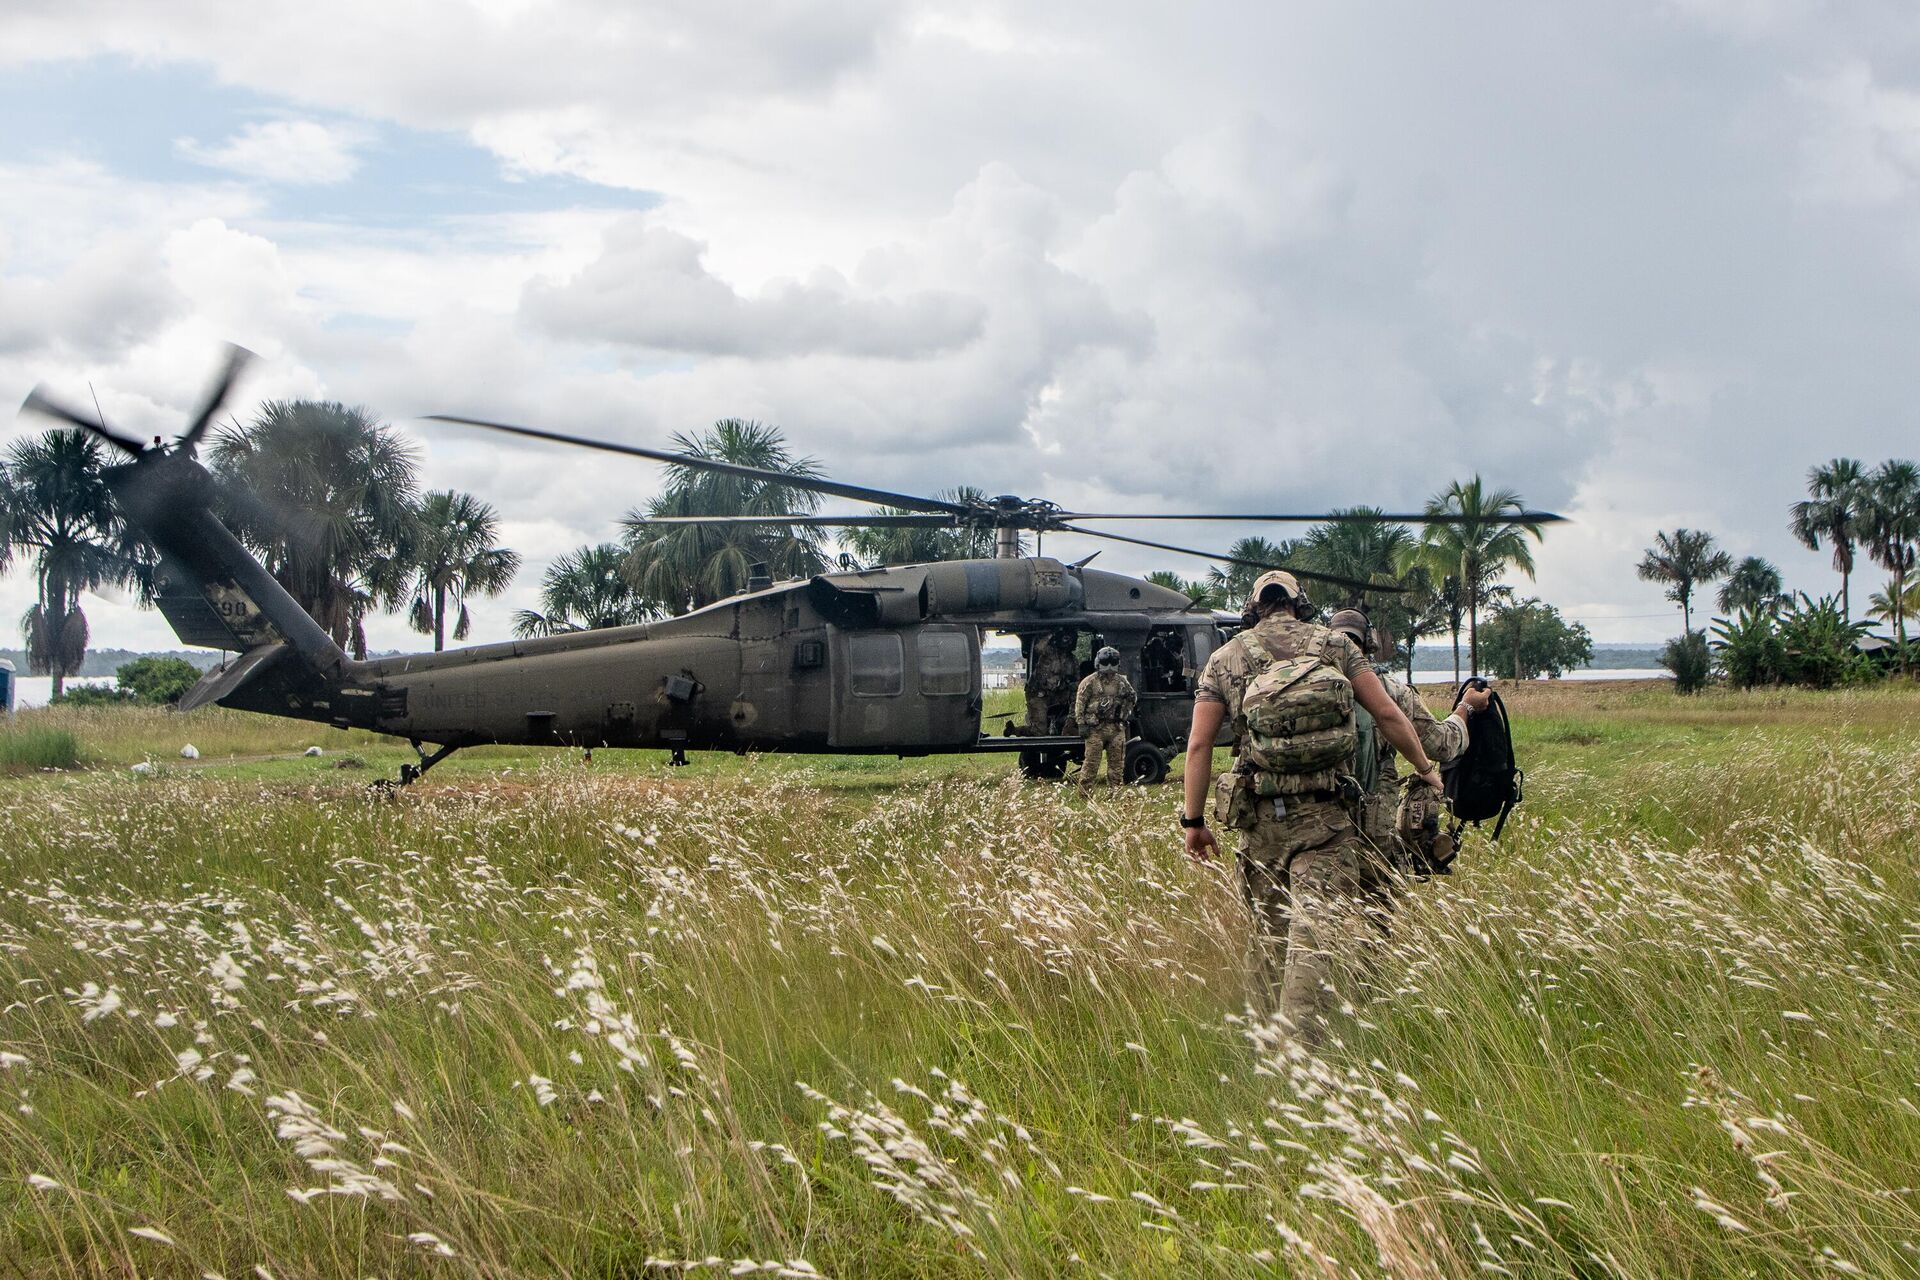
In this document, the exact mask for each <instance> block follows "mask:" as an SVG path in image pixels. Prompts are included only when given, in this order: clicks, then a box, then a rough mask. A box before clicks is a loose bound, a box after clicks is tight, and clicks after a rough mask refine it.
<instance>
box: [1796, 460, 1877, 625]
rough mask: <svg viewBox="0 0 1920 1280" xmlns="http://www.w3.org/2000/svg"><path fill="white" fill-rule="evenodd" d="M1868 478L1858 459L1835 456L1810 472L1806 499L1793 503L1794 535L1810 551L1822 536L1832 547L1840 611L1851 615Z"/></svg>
mask: <svg viewBox="0 0 1920 1280" xmlns="http://www.w3.org/2000/svg"><path fill="white" fill-rule="evenodd" d="M1865 478H1866V473H1865V471H1864V470H1863V469H1862V468H1861V466H1860V463H1859V462H1858V461H1857V460H1856V459H1853V458H1835V459H1833V460H1832V461H1831V462H1829V463H1827V464H1826V465H1825V466H1822V467H1814V468H1813V469H1812V470H1810V471H1808V472H1807V500H1806V501H1805V502H1796V503H1794V504H1793V521H1792V524H1791V528H1792V529H1793V536H1794V537H1796V538H1798V539H1800V541H1801V543H1803V544H1804V545H1805V546H1806V548H1807V550H1809V551H1818V550H1819V549H1820V540H1821V539H1822V538H1825V539H1826V540H1827V542H1828V543H1830V544H1831V545H1832V547H1833V567H1834V569H1835V570H1836V571H1837V572H1838V573H1839V574H1840V612H1841V613H1843V614H1845V615H1846V616H1848V617H1852V616H1853V606H1852V603H1851V601H1850V599H1849V597H1848V586H1849V582H1850V580H1851V578H1852V576H1853V549H1854V545H1855V543H1856V542H1857V541H1858V528H1857V526H1858V523H1859V518H1860V485H1861V481H1862V480H1864V479H1865Z"/></svg>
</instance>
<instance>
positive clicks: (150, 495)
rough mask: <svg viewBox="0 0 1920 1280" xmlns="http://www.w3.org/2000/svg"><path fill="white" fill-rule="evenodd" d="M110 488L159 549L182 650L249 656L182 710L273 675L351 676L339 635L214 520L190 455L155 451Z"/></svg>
mask: <svg viewBox="0 0 1920 1280" xmlns="http://www.w3.org/2000/svg"><path fill="white" fill-rule="evenodd" d="M107 482H108V485H109V486H110V487H111V488H112V489H113V492H114V497H115V500H116V502H117V504H118V506H119V507H120V509H121V511H122V513H123V514H124V515H125V516H126V518H127V520H128V522H129V523H130V524H131V525H133V526H134V527H135V528H136V529H137V530H138V531H139V532H140V533H142V534H144V535H146V537H147V538H148V540H149V541H151V542H152V543H153V544H154V546H156V547H157V548H159V551H160V564H159V568H158V572H157V573H156V574H155V583H154V586H155V597H154V603H155V605H156V606H157V607H158V608H159V610H160V614H161V616H162V617H164V618H166V620H167V623H168V625H170V626H171V627H172V628H173V632H174V634H175V635H176V636H178V637H179V638H180V641H181V643H183V644H187V645H193V646H197V647H203V648H210V649H226V650H232V651H237V652H239V653H240V654H241V655H242V656H241V658H240V660H239V661H238V662H237V663H234V664H231V665H229V666H227V667H224V668H222V669H220V670H217V671H215V672H213V673H212V674H210V675H209V676H208V678H207V679H205V680H203V681H201V683H200V684H199V685H198V686H196V687H195V688H194V689H193V690H192V691H191V692H190V693H189V695H188V697H187V699H185V700H183V704H182V705H189V704H190V705H191V706H201V705H204V704H206V703H208V702H227V701H228V700H229V699H230V698H231V697H232V696H233V695H234V694H236V693H238V692H239V691H240V689H241V688H242V686H244V685H247V684H251V683H253V682H254V681H256V680H258V679H259V677H261V676H263V675H265V674H266V673H267V672H268V671H269V670H272V671H274V672H276V673H277V675H278V676H279V677H280V680H281V681H292V682H295V683H298V684H301V685H307V686H313V685H325V684H329V683H332V682H334V681H336V680H338V679H339V678H340V677H341V676H342V675H343V674H344V672H345V670H346V667H347V655H346V654H345V653H344V652H343V651H342V650H341V648H340V646H339V645H338V644H335V643H334V641H333V637H331V636H329V635H328V634H327V632H326V629H325V628H323V627H322V626H321V625H320V624H319V623H317V622H315V621H314V620H313V618H312V616H311V615H310V614H308V613H307V611H306V610H305V609H303V608H301V607H300V603H299V602H298V601H297V600H295V599H294V598H293V597H292V596H291V595H289V594H288V593H287V591H286V589H285V588H284V587H282V586H281V585H280V584H279V583H278V582H276V581H274V579H273V575H272V574H270V573H268V572H267V570H266V567H265V566H263V565H262V564H261V563H260V562H259V561H258V560H256V559H255V558H254V557H253V555H252V554H251V553H249V552H248V551H247V549H246V547H245V546H243V545H242V544H241V542H240V540H239V539H238V538H236V537H235V536H234V535H233V533H232V531H231V530H229V529H228V528H227V526H226V525H225V524H223V523H222V522H221V520H220V518H219V517H218V516H217V515H215V514H214V510H213V497H214V482H213V477H212V476H211V475H210V474H209V473H208V472H207V470H206V469H205V468H204V467H202V466H201V465H200V463H199V462H198V461H196V460H195V459H194V458H193V457H192V455H191V454H189V453H186V452H183V451H161V450H153V451H150V452H148V453H145V454H142V455H141V456H140V457H138V458H136V459H135V460H134V461H133V462H131V463H128V464H127V465H125V466H122V467H117V468H115V469H114V470H113V471H112V472H110V473H109V475H108V480H107ZM276 683H277V682H276Z"/></svg>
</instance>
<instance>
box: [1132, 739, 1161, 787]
mask: <svg viewBox="0 0 1920 1280" xmlns="http://www.w3.org/2000/svg"><path fill="white" fill-rule="evenodd" d="M1126 779H1127V782H1128V784H1129V785H1131V786H1136V787H1149V786H1154V785H1156V784H1158V783H1162V782H1165V781H1166V780H1167V757H1166V755H1165V754H1164V753H1163V752H1162V751H1161V750H1160V748H1158V747H1156V746H1154V745H1153V744H1152V743H1151V742H1147V741H1145V740H1143V739H1140V738H1135V739H1134V740H1133V741H1132V742H1129V743H1128V744H1127V765H1126Z"/></svg>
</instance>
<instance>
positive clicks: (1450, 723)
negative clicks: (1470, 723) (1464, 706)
mask: <svg viewBox="0 0 1920 1280" xmlns="http://www.w3.org/2000/svg"><path fill="white" fill-rule="evenodd" d="M1381 683H1382V684H1385V683H1386V682H1385V681H1382V682H1381ZM1388 692H1389V693H1391V694H1392V695H1393V700H1394V701H1395V702H1396V703H1398V704H1399V706H1400V709H1401V710H1402V711H1404V712H1406V714H1407V719H1408V720H1409V721H1411V722H1412V724H1413V731H1414V732H1415V733H1417V734H1419V735H1420V745H1421V746H1423V747H1425V748H1426V749H1427V756H1428V758H1429V759H1431V760H1432V761H1433V762H1434V763H1436V764H1445V763H1447V761H1449V760H1452V759H1453V758H1454V757H1456V756H1458V755H1459V754H1460V753H1461V752H1463V751H1465V750H1466V749H1467V716H1466V713H1465V712H1464V711H1460V710H1459V709H1458V708H1456V709H1455V711H1454V714H1452V715H1450V716H1448V717H1447V718H1446V719H1445V720H1435V719H1434V718H1433V712H1431V711H1429V710H1427V704H1426V703H1425V702H1424V701H1423V700H1422V699H1421V697H1420V695H1419V694H1418V693H1415V692H1414V691H1413V690H1412V689H1411V688H1409V687H1408V686H1406V685H1404V684H1398V683H1395V684H1393V685H1391V686H1389V688H1388Z"/></svg>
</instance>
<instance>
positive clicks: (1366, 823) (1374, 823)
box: [1360, 774, 1401, 861]
mask: <svg viewBox="0 0 1920 1280" xmlns="http://www.w3.org/2000/svg"><path fill="white" fill-rule="evenodd" d="M1400 796H1401V790H1400V783H1399V780H1398V779H1395V778H1390V777H1388V776H1386V775H1385V774H1382V775H1381V777H1380V781H1379V782H1378V783H1376V784H1374V788H1373V790H1372V791H1370V792H1368V793H1367V798H1366V799H1365V800H1364V801H1363V802H1362V803H1361V806H1360V834H1362V835H1364V836H1365V837H1366V838H1367V840H1368V842H1369V843H1370V844H1372V845H1373V847H1374V848H1376V849H1378V850H1379V851H1380V852H1381V853H1383V854H1386V855H1387V858H1388V861H1392V859H1393V850H1394V843H1393V824H1394V818H1395V817H1396V816H1397V815H1398V814H1399V812H1400Z"/></svg>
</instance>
